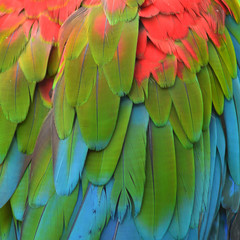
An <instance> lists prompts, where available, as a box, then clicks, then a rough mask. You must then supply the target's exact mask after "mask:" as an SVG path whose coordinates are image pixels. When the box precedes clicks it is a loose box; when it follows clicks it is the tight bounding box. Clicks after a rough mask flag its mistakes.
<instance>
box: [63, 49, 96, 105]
mask: <svg viewBox="0 0 240 240" xmlns="http://www.w3.org/2000/svg"><path fill="white" fill-rule="evenodd" d="M64 74H65V82H66V96H67V101H68V102H69V104H70V105H71V106H76V105H81V104H83V103H85V102H86V101H87V100H88V98H89V96H90V94H91V91H92V88H93V85H94V84H95V79H96V75H97V65H96V63H95V62H94V60H93V57H92V54H91V52H90V48H89V45H87V46H86V47H85V48H84V49H83V51H82V53H81V54H80V55H79V57H78V58H76V59H73V60H66V64H65V73H64Z"/></svg>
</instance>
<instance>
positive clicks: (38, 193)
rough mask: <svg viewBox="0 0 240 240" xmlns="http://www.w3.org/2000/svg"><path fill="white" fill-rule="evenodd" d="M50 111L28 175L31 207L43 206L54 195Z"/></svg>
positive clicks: (38, 140)
mask: <svg viewBox="0 0 240 240" xmlns="http://www.w3.org/2000/svg"><path fill="white" fill-rule="evenodd" d="M52 113H53V112H52V111H50V112H49V114H48V116H47V118H46V120H45V122H44V124H43V125H42V128H41V132H40V134H39V136H38V139H37V143H36V146H35V149H34V152H33V155H32V157H31V158H32V165H31V173H30V184H29V196H28V201H29V205H30V206H31V207H38V206H43V205H45V204H46V203H47V202H48V200H49V198H50V197H51V196H52V195H53V194H54V192H55V188H54V181H53V163H52V144H51V131H52V130H51V125H52V124H53V120H52V115H53V114H52Z"/></svg>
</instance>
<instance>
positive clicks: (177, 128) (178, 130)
mask: <svg viewBox="0 0 240 240" xmlns="http://www.w3.org/2000/svg"><path fill="white" fill-rule="evenodd" d="M169 121H170V123H171V125H172V128H173V130H174V133H175V134H176V135H177V137H178V139H179V141H180V142H181V143H182V145H183V146H184V147H185V148H192V146H193V144H192V143H191V142H190V140H189V139H188V137H187V135H186V133H185V131H184V130H183V127H182V125H181V122H180V120H179V118H178V115H177V112H176V109H175V107H174V106H172V109H171V112H170V116H169Z"/></svg>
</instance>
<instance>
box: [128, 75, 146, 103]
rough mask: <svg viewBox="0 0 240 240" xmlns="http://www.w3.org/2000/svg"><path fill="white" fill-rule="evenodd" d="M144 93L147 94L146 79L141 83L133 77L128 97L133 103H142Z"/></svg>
mask: <svg viewBox="0 0 240 240" xmlns="http://www.w3.org/2000/svg"><path fill="white" fill-rule="evenodd" d="M145 94H146V96H148V79H145V80H143V81H142V82H141V84H138V83H137V80H136V79H133V83H132V88H131V90H130V92H129V93H128V97H129V98H130V99H131V100H132V102H133V103H135V104H138V103H143V102H144V99H145Z"/></svg>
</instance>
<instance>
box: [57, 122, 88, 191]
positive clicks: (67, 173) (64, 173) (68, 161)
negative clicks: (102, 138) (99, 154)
mask: <svg viewBox="0 0 240 240" xmlns="http://www.w3.org/2000/svg"><path fill="white" fill-rule="evenodd" d="M52 128H53V130H52V158H53V175H54V183H55V189H56V192H57V194H59V195H69V194H71V193H72V191H73V190H74V189H75V187H76V185H77V183H78V181H79V177H81V174H82V170H83V167H84V163H85V159H86V156H87V152H88V148H87V146H86V144H85V142H84V141H83V138H82V135H81V131H80V128H79V124H78V121H77V119H76V120H75V122H74V125H73V129H72V132H71V134H70V135H69V136H68V137H67V138H65V139H63V140H61V139H59V137H58V134H57V132H56V128H55V126H52Z"/></svg>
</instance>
